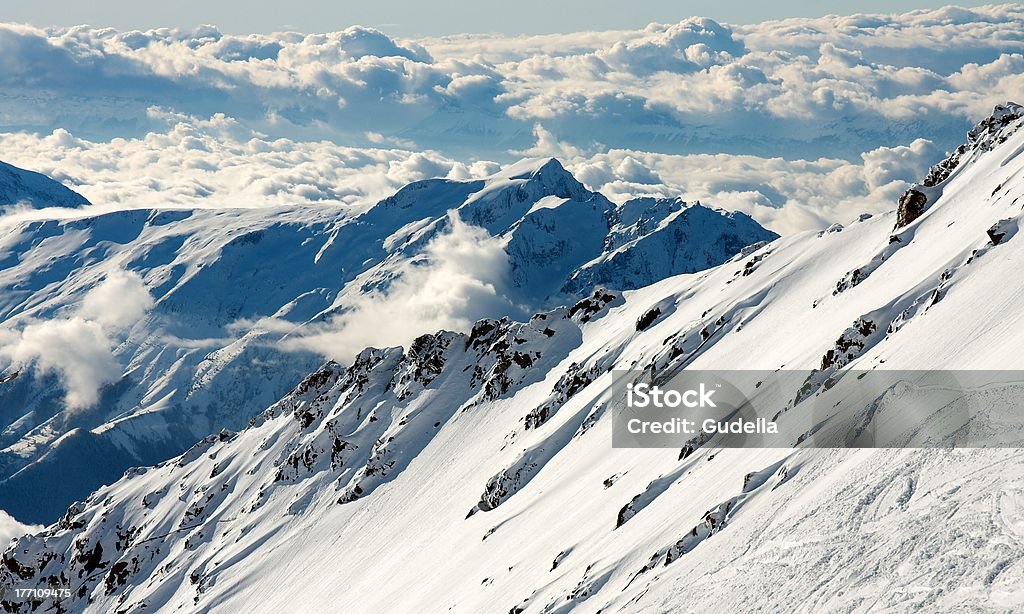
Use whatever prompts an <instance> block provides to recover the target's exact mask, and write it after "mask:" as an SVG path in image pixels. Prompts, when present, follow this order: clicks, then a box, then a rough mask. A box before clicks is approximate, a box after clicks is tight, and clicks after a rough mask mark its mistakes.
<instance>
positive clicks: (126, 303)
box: [0, 272, 153, 410]
mask: <svg viewBox="0 0 1024 614" xmlns="http://www.w3.org/2000/svg"><path fill="white" fill-rule="evenodd" d="M152 306H153V299H152V297H151V296H150V294H149V292H148V291H147V290H146V287H145V286H144V285H143V283H142V279H140V278H139V276H138V275H136V274H134V273H125V272H122V273H117V274H113V275H110V276H108V277H107V278H106V279H105V280H104V281H103V282H102V283H101V284H99V285H98V286H96V287H95V288H93V289H92V290H90V291H89V292H88V293H87V294H86V295H85V297H84V299H83V301H82V304H81V306H80V307H79V308H78V309H77V310H76V311H75V313H73V314H71V315H70V316H68V317H62V318H54V319H50V320H42V321H40V320H29V321H27V322H23V323H22V325H21V326H20V327H19V328H14V327H8V326H7V325H5V328H3V329H0V361H2V362H3V363H6V364H5V365H4V367H5V368H4V372H5V373H6V372H10V371H20V370H22V369H25V368H27V367H34V368H36V369H37V370H38V371H39V372H40V373H55V374H57V375H58V376H59V377H60V378H61V381H62V382H63V383H64V388H65V402H66V404H67V406H68V408H70V409H72V410H74V409H81V408H85V407H90V406H92V405H95V404H96V402H97V401H98V400H99V394H100V390H101V389H102V388H103V386H105V385H107V384H109V383H112V382H115V381H117V379H118V378H120V377H121V373H122V367H121V365H120V364H119V363H118V362H117V359H116V358H115V357H114V348H115V347H116V344H117V343H118V338H119V336H120V335H121V333H123V332H124V330H125V329H126V328H128V327H130V326H131V325H132V324H135V323H136V322H138V321H139V320H140V319H141V318H142V317H143V316H144V315H145V313H146V312H147V311H148V310H149V309H150V308H151V307H152Z"/></svg>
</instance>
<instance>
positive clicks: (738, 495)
mask: <svg viewBox="0 0 1024 614" xmlns="http://www.w3.org/2000/svg"><path fill="white" fill-rule="evenodd" d="M1019 123H1020V122H1019V120H1015V123H1014V124H1013V125H1012V126H1011V127H1010V130H1009V131H1008V132H1012V130H1013V129H1016V128H1017V126H1018V124H1019ZM995 143H996V144H994V147H993V149H992V150H991V151H988V152H980V151H979V152H977V153H975V152H969V153H968V154H967V155H966V156H965V157H964V158H963V160H962V161H961V164H960V165H959V166H958V167H957V168H956V170H955V171H954V172H953V173H952V175H951V176H950V177H949V178H948V179H946V180H945V181H943V182H942V183H940V184H939V185H938V186H936V188H935V189H934V190H932V191H931V194H932V196H934V198H933V200H932V201H931V202H930V203H929V204H930V206H929V208H928V209H927V210H926V211H925V213H924V215H923V216H922V217H921V218H920V219H918V220H916V221H914V222H912V223H911V224H910V225H909V226H906V227H904V228H901V229H897V230H894V225H895V217H896V215H895V212H893V213H889V214H886V215H880V216H874V217H871V218H870V219H866V220H863V221H859V222H857V223H854V224H851V225H848V226H847V227H845V228H842V229H839V228H834V229H833V231H832V232H826V233H815V232H812V233H804V234H800V235H795V236H788V237H785V238H782V239H779V240H776V241H775V242H773V243H771V244H769V245H767V246H764V247H761V248H760V249H758V250H757V251H754V252H752V253H745V254H742V255H740V256H737V257H736V258H733V259H732V260H730V261H729V262H727V263H725V264H722V265H721V266H718V267H715V268H712V269H710V270H708V271H706V272H701V273H695V274H687V275H681V276H675V277H671V278H668V279H665V280H664V281H660V282H656V283H654V284H653V285H649V286H647V287H643V288H640V289H637V290H635V291H629V292H626V293H625V297H624V299H623V298H621V297H619V296H617V295H614V294H609V295H607V296H604V295H602V294H601V293H598V295H596V296H594V297H593V298H592V299H591V300H592V301H593V302H592V303H591V306H592V307H593V309H579V310H576V311H575V312H570V311H569V310H567V309H556V310H553V311H548V312H546V313H544V314H541V315H538V316H534V317H532V318H530V319H529V320H528V321H526V322H525V323H516V322H513V321H510V320H505V321H484V322H480V323H477V324H476V326H475V327H474V329H473V331H472V332H471V333H468V334H454V333H440V334H438V335H433V336H429V337H425V338H422V339H420V340H418V341H417V342H416V343H415V344H413V346H411V348H410V350H409V351H408V352H402V351H401V350H398V349H391V350H367V351H365V352H363V353H361V354H360V355H359V356H358V357H357V359H356V360H355V362H354V363H353V364H351V365H350V366H349V367H348V368H345V367H342V366H340V365H337V364H328V365H326V366H325V367H323V368H322V369H321V370H319V371H317V372H315V373H314V374H313V375H311V376H310V377H309V378H307V380H306V381H305V383H304V384H303V385H301V386H300V387H299V388H297V389H296V390H295V391H294V392H292V393H290V394H289V395H287V396H285V397H284V399H283V400H282V401H280V402H279V403H277V404H275V405H273V406H272V407H271V408H270V409H269V410H267V411H266V412H265V413H264V414H263V415H262V416H261V417H260V418H258V419H256V420H255V421H254V423H253V425H252V426H250V427H249V428H246V429H244V430H242V431H241V432H239V433H238V434H231V433H224V434H222V435H221V436H213V437H211V438H209V439H208V440H206V441H204V442H203V443H202V444H199V445H198V446H196V447H195V448H194V449H193V450H191V451H189V452H187V453H186V454H185V455H183V456H182V457H180V458H177V459H175V460H172V461H169V462H167V463H164V464H162V465H160V466H158V467H154V468H150V469H143V470H138V471H133V472H130V473H129V474H128V475H126V477H125V478H124V479H123V480H121V481H119V482H117V483H115V484H113V485H112V486H109V487H105V488H102V489H100V490H99V491H98V492H96V493H95V494H94V495H92V496H91V497H90V498H89V499H88V500H87V501H86V502H85V503H83V504H80V505H76V506H74V507H73V508H72V510H70V511H69V513H68V515H67V517H66V518H65V519H64V520H62V521H61V522H60V523H58V524H56V525H54V526H52V527H50V528H49V529H48V532H47V533H45V534H43V535H40V536H36V537H28V538H23V539H22V540H21V541H20V542H19V543H18V545H17V547H16V548H14V549H12V550H10V551H9V552H8V553H7V554H6V555H5V556H6V557H7V558H6V562H7V565H6V566H5V568H4V569H3V570H2V571H0V578H2V579H3V581H4V582H5V583H8V584H15V583H17V584H28V585H44V584H45V582H46V578H47V577H49V576H54V575H58V574H63V575H64V577H66V578H68V580H69V582H70V584H71V586H72V587H73V588H74V589H75V590H76V591H79V592H77V593H76V595H77V596H76V597H74V598H73V599H72V600H71V601H70V602H67V603H65V605H66V606H67V607H68V608H69V609H70V610H72V611H80V610H87V609H91V610H92V611H96V612H108V611H116V610H118V609H125V610H133V609H138V608H141V607H142V604H145V605H146V608H147V609H148V610H150V611H156V610H161V611H162V610H166V611H175V610H179V609H180V610H182V611H191V610H197V609H198V610H204V611H205V610H212V611H251V612H280V611H344V612H435V611H441V612H443V611H458V612H515V611H523V612H565V611H570V610H572V611H579V612H597V611H602V612H609V611H625V612H664V611H723V610H736V611H746V610H756V609H768V610H772V611H775V610H794V609H806V610H815V611H820V610H826V611H829V610H842V611H866V610H870V609H879V610H897V611H902V610H908V609H913V608H918V607H923V608H926V609H931V610H935V609H941V610H947V611H963V610H969V609H975V608H996V609H999V608H1002V609H1007V610H1013V609H1020V608H1024V591H1022V590H1021V588H1020V587H1021V586H1022V585H1024V563H1022V562H1021V559H1022V556H1024V465H1022V464H1021V463H1020V453H1019V451H1017V450H989V451H982V450H953V451H940V450H890V451H875V450H858V451H851V450H834V451H831V450H807V449H801V448H796V449H792V450H788V449H776V450H731V449H717V448H716V447H715V446H714V442H712V443H711V444H710V445H708V446H705V447H702V448H699V449H697V450H696V451H695V452H694V453H693V454H691V455H690V456H688V457H686V458H682V459H680V458H679V456H680V455H679V453H678V452H677V451H675V450H640V449H612V448H611V447H610V441H611V437H610V424H609V416H608V414H607V413H606V412H605V405H604V401H605V400H606V398H607V391H608V388H609V385H610V378H611V374H610V373H609V372H608V370H609V368H610V367H612V366H618V367H623V368H626V367H632V366H641V367H642V366H646V365H647V364H649V363H651V362H652V361H656V362H657V363H658V364H659V365H662V366H667V365H670V364H672V361H687V364H688V365H689V366H691V367H692V368H705V369H715V368H718V369H739V368H748V369H767V370H772V369H777V368H781V367H783V366H785V367H787V368H791V369H812V368H825V367H826V362H828V361H823V358H824V357H825V356H826V355H827V352H828V351H829V350H836V349H837V348H839V344H838V342H837V339H840V338H841V337H844V336H845V335H847V334H848V330H849V329H851V327H854V328H858V322H861V321H864V320H870V321H871V322H872V323H873V324H874V328H873V329H872V332H870V333H869V334H866V335H864V336H862V337H861V338H858V342H859V347H857V348H856V349H854V350H853V351H846V350H848V349H849V347H850V346H848V345H843V346H842V349H843V353H842V358H841V359H835V356H833V360H832V364H831V366H828V367H827V368H839V367H845V368H859V369H871V368H873V367H876V366H879V368H883V367H882V366H881V365H884V368H888V369H928V368H945V369H951V368H956V369H983V368H985V369H1020V368H1021V367H1022V360H1021V357H1020V352H1019V349H1020V347H1021V345H1022V343H1024V338H1022V333H1021V331H1022V330H1024V322H1022V319H1024V310H1022V309H1021V305H1022V304H1024V287H1022V286H1021V285H1020V284H1019V283H1018V280H1019V271H1020V269H1021V265H1022V259H1024V248H1022V247H1021V246H1022V245H1024V243H1021V239H1020V236H1019V235H1017V234H1014V233H1012V232H1010V233H1009V237H1008V238H1007V239H1006V240H1004V241H1003V242H1001V243H999V244H998V245H992V243H991V241H990V240H989V237H988V235H987V234H986V231H987V230H989V229H990V228H991V227H992V226H993V225H994V224H996V223H997V222H1000V221H1001V220H1002V222H1001V226H1000V227H1002V228H1008V229H1010V230H1011V231H1012V230H1013V229H1015V228H1016V227H1017V226H1018V225H1019V223H1020V219H1021V217H1022V212H1021V208H1022V204H1024V155H1022V153H1021V152H1022V149H1024V130H1017V131H1016V132H1014V133H1013V134H1012V136H1010V137H1009V138H1008V140H1007V141H1006V142H1004V143H1001V144H998V143H997V141H996V142H995ZM532 207H533V204H530V205H529V206H528V207H527V210H529V209H531V208H532ZM556 210H557V209H556ZM540 211H551V209H541V210H540ZM894 234H896V235H898V236H899V238H900V242H899V244H898V248H897V249H893V248H892V247H891V246H892V245H893V242H892V241H891V239H890V237H891V236H892V235H894ZM880 254H884V257H883V258H882V259H881V262H880V263H877V266H873V267H868V268H869V271H868V272H869V274H868V275H867V277H866V278H864V279H862V280H860V281H859V283H857V284H856V285H853V286H852V287H851V286H850V285H849V284H847V285H846V286H845V287H843V288H842V289H841V290H840V285H841V284H840V283H839V282H840V281H841V280H844V279H847V278H848V274H849V273H850V272H851V271H853V270H854V269H857V268H860V267H865V265H867V264H869V263H871V262H872V260H873V259H874V258H875V257H876V256H879V255H880ZM750 262H752V263H753V264H751V265H750V266H749V267H748V265H747V263H750ZM748 269H752V270H751V271H750V272H749V274H746V275H744V274H743V273H744V271H745V270H748ZM937 289H938V290H939V291H940V293H941V300H938V301H932V300H929V298H930V297H931V296H932V294H933V293H934V291H935V290H937ZM655 305H662V306H665V307H666V309H667V311H666V310H663V311H666V312H667V315H665V316H664V317H662V318H660V319H657V320H655V321H654V322H653V323H652V324H651V325H650V326H648V327H646V328H644V329H643V330H642V331H638V330H637V329H638V326H637V322H638V320H640V319H641V318H642V316H644V314H645V313H647V312H648V311H649V310H650V309H651V308H652V307H653V306H655ZM859 328H865V329H866V327H863V326H860V327H859ZM702 330H707V332H708V333H709V336H708V337H707V339H706V342H704V341H702V340H701V338H702V335H701V334H700V333H701V331H702ZM876 331H877V332H876ZM675 349H680V350H682V353H679V354H676V356H674V357H673V353H674V352H673V350H675ZM254 410H255V408H254ZM800 410H801V407H800V406H799V405H798V406H797V407H796V408H794V409H792V410H790V411H791V412H799V411H800ZM527 427H529V428H527ZM26 611H27V609H26Z"/></svg>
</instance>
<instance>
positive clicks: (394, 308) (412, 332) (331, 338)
mask: <svg viewBox="0 0 1024 614" xmlns="http://www.w3.org/2000/svg"><path fill="white" fill-rule="evenodd" d="M446 226H447V227H446V228H445V230H444V231H443V232H442V233H440V234H438V235H436V236H435V237H434V238H433V239H432V240H431V241H430V243H429V244H427V246H426V248H425V250H424V258H423V259H422V260H418V261H415V262H414V263H412V264H411V265H410V266H408V267H406V269H405V270H404V271H401V272H400V275H399V277H398V278H397V279H396V280H395V281H394V282H393V283H391V284H390V286H389V287H388V288H387V290H385V291H374V292H371V293H369V294H364V295H361V296H359V297H357V298H356V299H355V301H354V302H352V303H349V304H347V305H346V306H345V307H346V308H345V311H344V312H343V313H342V314H340V315H338V316H336V317H334V318H332V319H331V321H329V322H327V323H325V324H323V325H320V326H315V325H310V326H307V327H305V328H304V329H302V330H301V331H300V334H299V335H298V336H295V337H292V338H290V339H288V340H286V343H285V347H286V348H288V349H301V350H310V351H313V352H316V353H319V354H321V355H323V356H327V357H330V358H333V359H335V360H339V361H341V362H344V363H347V362H349V361H351V360H352V358H354V356H355V354H356V352H358V351H359V350H361V349H363V348H364V347H370V346H373V347H391V346H405V347H408V346H409V343H410V342H411V341H412V340H413V339H415V338H416V337H417V336H419V335H421V334H423V332H424V331H436V330H469V328H470V327H471V326H472V324H473V322H475V321H476V320H478V319H480V318H483V317H485V316H489V315H493V314H495V313H514V312H516V308H515V306H514V305H512V304H511V303H510V302H509V300H508V299H507V298H506V297H505V296H504V294H503V288H504V287H505V284H506V281H507V277H508V271H509V263H508V255H507V254H506V253H505V251H504V245H503V242H502V240H501V239H499V238H496V237H492V236H491V235H489V234H488V233H487V231H485V230H483V229H481V228H478V227H476V226H469V225H467V224H466V223H464V222H463V221H462V220H461V219H459V217H458V215H457V214H456V213H455V212H454V211H453V212H451V213H449V215H448V220H447V224H446ZM264 324H265V325H266V326H274V325H275V323H274V322H265V323H264ZM293 326H294V325H290V324H289V325H287V328H289V329H291V328H293Z"/></svg>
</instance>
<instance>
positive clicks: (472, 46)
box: [0, 4, 1024, 160]
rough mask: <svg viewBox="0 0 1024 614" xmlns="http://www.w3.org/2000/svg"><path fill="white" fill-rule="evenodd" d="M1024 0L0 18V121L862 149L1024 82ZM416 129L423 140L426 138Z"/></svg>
mask: <svg viewBox="0 0 1024 614" xmlns="http://www.w3.org/2000/svg"><path fill="white" fill-rule="evenodd" d="M1021 31H1024V6H1021V5H1019V4H1017V5H1001V6H995V5H994V6H988V7H980V8H974V9H962V8H956V7H946V8H942V9H935V10H922V11H914V12H911V13H907V14H904V15H886V16H881V15H853V16H846V17H836V16H832V17H824V18H818V19H790V20H784V21H775V22H766V23H762V24H756V25H749V26H729V25H725V24H719V23H716V22H715V21H713V20H711V19H706V18H690V19H685V20H683V21H681V22H679V23H675V24H651V25H650V26H648V27H647V28H644V29H642V30H632V31H621V32H599V33H592V32H584V33H575V34H566V35H551V36H536V37H518V38H517V37H501V36H468V35H467V36H452V37H446V38H442V39H424V40H418V41H409V40H394V39H392V38H390V37H388V36H387V35H385V34H384V33H382V32H379V31H377V30H374V29H370V28H362V27H352V28H348V29H346V30H343V31H341V32H333V33H327V34H298V33H292V32H285V33H278V34H270V35H255V34H254V35H248V36H232V35H225V34H222V33H220V32H219V31H218V30H216V29H215V28H213V27H204V28H200V29H197V30H195V31H191V32H183V31H178V30H173V29H157V30H149V31H145V32H138V31H133V32H119V31H115V30H111V29H97V28H88V27H76V28H60V29H56V28H55V29H37V28H31V27H28V26H18V25H3V26H0V52H2V53H0V129H2V128H7V129H10V130H21V129H25V130H30V131H34V132H40V133H50V132H52V131H53V130H55V129H57V128H64V129H67V130H69V131H70V132H72V133H74V134H76V135H77V136H80V137H86V138H92V139H102V140H109V139H110V138H113V137H118V136H120V137H141V136H143V135H145V134H146V133H147V132H150V131H153V130H156V129H161V128H162V121H163V118H161V117H159V116H154V114H153V113H152V112H151V110H150V109H151V107H154V106H157V107H160V108H163V109H169V110H171V111H173V112H176V113H182V114H185V115H192V116H197V117H213V116H215V115H216V114H217V113H224V114H226V115H228V116H230V117H232V118H234V119H235V121H237V122H239V123H240V124H241V125H243V126H245V127H246V128H247V129H250V130H254V131H257V132H260V133H264V134H266V135H269V136H270V137H284V138H289V139H293V140H300V141H308V140H329V141H332V142H335V143H339V144H343V145H346V146H352V147H365V146H379V145H381V144H388V145H399V146H402V147H406V148H417V149H434V150H438V151H442V152H444V153H446V154H448V155H453V156H456V157H459V158H460V159H465V158H467V157H470V156H472V157H474V158H484V159H496V158H501V157H502V156H507V151H508V150H522V149H526V148H527V147H529V146H530V144H531V143H532V136H531V133H532V131H533V130H534V126H535V125H536V124H541V125H542V126H543V128H544V129H545V130H547V131H549V132H550V133H552V134H554V135H557V136H558V138H559V139H560V140H562V141H564V142H567V143H569V144H570V145H571V146H573V147H577V148H580V149H584V150H586V149H587V148H588V147H591V146H592V145H594V144H596V145H598V146H603V148H619V149H634V150H644V151H652V152H658V153H733V154H755V155H761V156H777V155H778V156H783V157H786V158H789V159H795V158H817V157H822V156H827V157H835V158H844V159H848V160H856V159H857V157H858V156H859V154H860V153H861V152H863V151H867V150H870V149H873V148H875V147H878V146H890V147H891V146H894V145H898V144H908V143H909V142H911V141H912V140H913V139H914V138H918V137H921V138H927V139H929V140H932V141H933V142H936V143H937V144H938V145H939V146H940V147H943V148H947V147H950V146H952V145H953V144H955V143H956V140H957V139H959V138H960V135H961V133H962V132H963V130H964V129H965V128H966V127H967V124H968V123H969V122H970V120H971V119H973V118H976V117H978V116H980V115H982V114H983V113H985V112H986V111H987V110H989V109H990V108H991V107H992V106H993V105H994V104H995V103H996V102H999V101H1001V100H1002V99H1007V98H1013V97H1017V96H1019V95H1020V92H1021V91H1022V89H1024V56H1022V53H1024V40H1022V37H1021V36H1020V32H1021ZM413 145H415V147H413Z"/></svg>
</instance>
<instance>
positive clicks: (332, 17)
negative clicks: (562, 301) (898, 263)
mask: <svg viewBox="0 0 1024 614" xmlns="http://www.w3.org/2000/svg"><path fill="white" fill-rule="evenodd" d="M946 4H951V2H949V1H946V2H943V1H941V0H937V1H935V0H933V1H929V0H841V1H838V2H828V3H813V2H806V0H776V1H775V2H751V1H750V0H696V1H694V0H689V1H684V2H680V1H678V0H639V1H637V0H633V1H623V0H614V1H607V0H597V1H595V0H559V1H557V2H552V1H551V0H518V1H516V2H506V1H504V0H477V1H475V2H453V1H452V0H434V1H431V2H424V1H422V0H390V1H378V2H339V1H337V0H291V1H289V2H281V1H280V0H220V1H216V2H211V1H210V0H179V1H177V2H167V1H159V2H154V1H152V0H103V1H97V2H80V1H78V0H53V1H40V0H6V1H5V2H4V10H3V14H2V19H3V21H8V22H24V23H31V24H33V25H37V26H51V25H54V26H70V25H77V24H83V23H88V24H91V25H94V26H110V27H114V28H118V29H122V30H131V29H147V28H155V27H165V26H171V27H183V28H192V27H194V26H197V25H200V24H207V23H208V24H214V25H216V26H218V27H219V28H220V30H221V31H223V32H228V33H235V34H237V33H248V32H271V31H279V30H285V29H289V30H299V31H302V32H323V31H328V30H339V29H343V28H345V27H347V26H350V25H357V24H358V25H367V26H374V27H378V28H380V29H382V30H384V31H386V32H388V33H389V34H392V35H396V36H433V35H441V34H452V33H461V32H502V33H505V34H547V33H554V32H574V31H580V30H614V29H628V28H637V27H641V26H643V25H646V24H648V23H651V22H662V23H671V22H676V21H679V20H681V19H683V18H685V17H689V16H703V17H711V18H714V19H716V20H718V21H725V22H731V23H754V22H759V21H764V20H766V19H777V18H783V17H816V16H821V15H826V14H851V13H893V12H905V11H908V10H912V9H917V8H929V7H938V6H943V5H946ZM956 4H958V5H960V6H979V5H982V4H986V3H985V2H976V1H974V2H972V1H967V2H964V1H962V0H961V1H959V2H956Z"/></svg>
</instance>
